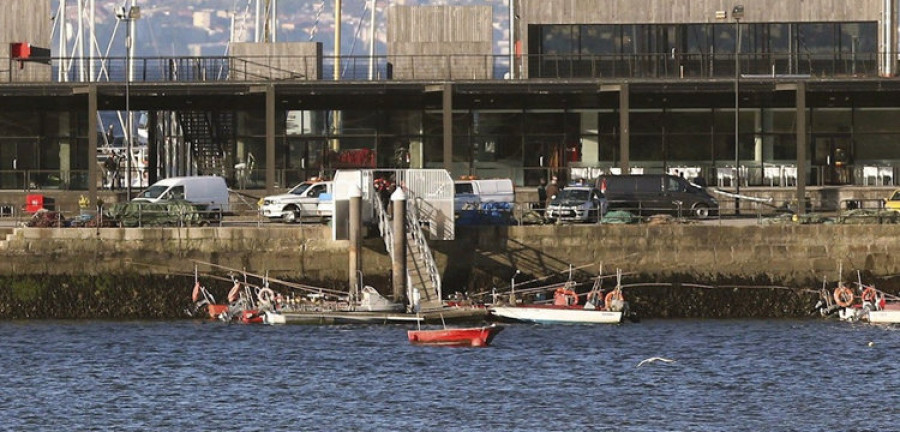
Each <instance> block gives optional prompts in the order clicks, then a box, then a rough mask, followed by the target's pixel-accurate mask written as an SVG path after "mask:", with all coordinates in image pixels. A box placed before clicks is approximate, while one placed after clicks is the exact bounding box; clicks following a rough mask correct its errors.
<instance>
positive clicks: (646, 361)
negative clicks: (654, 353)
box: [637, 357, 675, 367]
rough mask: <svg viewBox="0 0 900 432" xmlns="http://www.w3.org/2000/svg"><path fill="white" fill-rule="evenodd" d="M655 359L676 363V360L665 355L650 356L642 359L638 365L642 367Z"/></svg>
mask: <svg viewBox="0 0 900 432" xmlns="http://www.w3.org/2000/svg"><path fill="white" fill-rule="evenodd" d="M655 361H661V362H666V363H674V362H675V360H672V359H667V358H663V357H650V358H648V359H644V360H641V362H640V363H638V365H637V367H641V366H643V365H645V364H647V363H653V362H655Z"/></svg>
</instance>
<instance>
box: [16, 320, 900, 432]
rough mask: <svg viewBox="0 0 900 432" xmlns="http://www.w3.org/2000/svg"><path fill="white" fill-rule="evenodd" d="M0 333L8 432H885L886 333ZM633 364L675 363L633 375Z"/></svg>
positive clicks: (24, 326) (890, 337)
mask: <svg viewBox="0 0 900 432" xmlns="http://www.w3.org/2000/svg"><path fill="white" fill-rule="evenodd" d="M406 330H407V327H404V326H355V327H354V326H333V327H307V326H282V327H266V326H244V325H229V324H223V323H218V322H201V321H178V322H105V321H103V322H101V321H96V322H82V321H79V322H74V321H41V322H6V323H0V341H2V348H3V353H4V355H3V359H4V362H3V372H4V374H3V375H4V380H0V404H2V406H3V407H4V414H3V415H2V416H0V417H3V418H4V422H3V423H2V425H3V426H0V428H4V429H8V430H23V429H36V430H61V429H63V430H124V431H145V430H217V429H222V430H235V429H250V430H261V429H271V428H277V429H289V430H304V431H319V430H321V431H331V430H402V429H408V430H459V431H483V430H505V431H507V430H508V431H572V430H600V431H605V430H609V431H684V430H703V431H720V430H723V431H724V430H728V431H732V430H747V431H758V430H772V431H794V430H798V431H799V430H826V429H834V430H874V429H890V428H891V427H892V426H893V423H894V419H895V418H896V416H897V414H898V409H897V408H895V407H897V406H898V404H897V402H898V400H897V399H898V396H896V395H897V392H895V391H893V390H892V386H893V384H894V383H897V382H898V378H900V372H898V369H897V367H896V360H895V359H896V355H895V353H896V352H897V350H898V348H900V333H898V332H897V331H896V330H897V328H894V327H878V326H869V325H848V324H843V323H835V322H826V321H816V320H812V321H792V320H784V321H781V320H775V321H749V320H736V321H729V320H723V321H712V320H710V321H701V320H672V321H665V320H659V321H656V320H653V321H645V322H643V323H640V324H627V325H622V326H531V325H512V326H509V327H508V328H507V329H506V330H505V331H504V332H503V333H501V334H500V335H499V336H498V337H497V339H495V342H494V346H492V347H489V348H486V349H447V348H433V347H420V346H412V345H410V344H408V343H407V341H406V335H405V332H406ZM651 357H664V358H667V359H672V360H675V361H674V362H671V363H668V362H663V361H656V362H650V363H646V364H644V365H642V366H640V367H638V364H639V363H640V362H641V361H642V360H644V359H648V358H651Z"/></svg>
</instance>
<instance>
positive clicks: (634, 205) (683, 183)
mask: <svg viewBox="0 0 900 432" xmlns="http://www.w3.org/2000/svg"><path fill="white" fill-rule="evenodd" d="M597 187H598V188H599V189H600V190H602V191H603V193H604V195H606V199H607V201H608V202H609V207H610V208H612V209H622V210H627V211H629V212H632V213H636V214H639V215H641V216H645V215H652V214H658V213H669V214H676V215H677V213H679V212H684V214H685V215H687V214H691V215H693V216H695V217H697V218H700V219H705V218H707V217H709V216H710V215H713V214H716V213H718V211H719V202H718V201H717V200H716V199H715V198H713V197H712V195H710V194H709V193H708V192H707V191H706V189H704V188H702V187H700V186H698V185H696V184H694V183H690V182H688V181H687V180H685V179H683V178H681V177H676V176H673V175H669V174H640V175H637V174H635V175H602V176H600V177H599V178H597ZM679 216H680V215H679Z"/></svg>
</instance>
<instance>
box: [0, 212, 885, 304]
mask: <svg viewBox="0 0 900 432" xmlns="http://www.w3.org/2000/svg"><path fill="white" fill-rule="evenodd" d="M330 237H331V235H330V230H329V228H328V227H324V226H283V225H279V226H264V227H225V228H215V227H206V228H182V229H175V228H144V229H118V228H101V229H89V228H67V229H53V228H16V229H14V230H9V231H8V233H7V235H6V238H5V240H2V241H0V257H2V259H0V278H2V279H5V280H6V282H4V285H3V286H4V288H3V289H0V318H7V319H8V318H17V317H59V318H62V317H84V316H88V317H108V318H153V317H174V316H181V314H182V312H183V310H184V309H185V308H186V307H187V306H188V300H189V299H188V297H189V291H190V285H191V284H192V277H191V274H192V272H193V269H194V265H195V262H202V263H213V264H216V265H221V266H224V267H228V268H233V269H243V270H246V271H248V272H251V273H257V274H265V273H266V272H268V273H269V274H270V275H272V276H273V277H276V278H281V279H286V280H291V281H296V282H303V283H308V284H311V285H315V286H322V287H328V288H332V287H343V286H346V281H347V271H348V267H349V264H348V260H347V246H348V244H347V242H345V241H337V242H335V241H332V240H331V238H330ZM898 239H900V226H896V225H787V226H780V225H779V226H760V225H751V226H719V225H677V224H673V225H601V226H575V225H573V226H514V227H480V228H471V227H466V228H460V229H459V230H457V239H456V240H454V241H446V242H432V243H431V244H432V247H433V249H434V251H435V257H436V261H437V263H438V267H439V268H440V269H441V271H442V275H443V281H444V293H445V295H448V294H450V293H453V292H454V291H460V292H468V293H470V294H474V293H483V292H488V291H490V290H491V288H494V287H496V288H497V289H499V290H506V289H508V287H509V283H510V279H511V277H512V276H513V274H515V270H516V269H518V270H521V271H522V273H523V274H522V275H519V276H518V277H517V283H518V284H526V283H528V282H529V281H533V280H535V279H542V280H549V279H554V278H556V279H559V278H563V277H565V276H566V275H567V273H568V272H567V269H569V268H570V266H572V267H573V268H575V269H576V270H577V272H578V273H579V274H578V275H577V276H578V277H580V278H585V277H587V276H590V275H595V274H596V273H597V272H598V271H599V269H600V266H601V265H602V266H603V270H604V273H605V274H610V273H613V272H615V269H617V268H620V269H622V270H623V271H624V272H626V273H627V275H626V279H625V280H624V281H623V282H624V283H626V284H634V287H633V288H631V289H630V290H629V291H630V292H631V298H630V300H631V301H632V302H633V303H634V306H635V309H636V310H638V311H639V312H640V313H642V314H645V316H656V317H674V316H709V317H725V316H798V315H803V314H808V312H809V311H808V310H807V309H808V308H809V307H811V305H812V303H814V296H812V297H811V296H810V295H809V294H810V293H812V292H814V290H815V289H817V288H819V287H821V286H822V280H823V279H827V281H829V282H834V281H835V280H836V279H837V277H838V275H837V272H838V268H842V269H843V271H844V275H843V277H844V279H845V280H855V278H856V276H855V271H856V270H861V271H863V278H864V280H865V281H866V282H876V283H879V284H880V285H879V288H881V289H884V290H886V291H888V292H891V293H896V292H897V288H898V287H897V286H893V285H896V282H897V280H898V279H900V278H893V277H892V276H894V275H898V274H900V259H898V257H897V252H896V249H897V248H898V246H900V242H898ZM361 258H362V267H363V270H364V272H365V276H364V282H365V283H366V284H370V285H373V286H375V287H376V288H379V289H380V290H381V291H383V292H386V291H388V290H389V286H390V283H389V281H390V268H391V265H390V260H389V257H388V256H387V254H386V253H385V251H384V243H383V241H382V240H381V239H380V238H378V237H369V238H366V239H365V240H364V242H363V247H362V249H361ZM200 269H201V272H203V273H218V274H219V275H223V274H224V273H225V271H224V270H221V269H215V268H211V267H209V266H204V265H201V266H200ZM79 281H80V282H79ZM112 281H122V282H112ZM204 283H207V282H204ZM610 283H611V282H610ZM210 284H212V285H213V286H214V287H215V292H217V293H218V294H219V295H220V296H223V295H224V292H225V291H226V290H227V288H228V283H227V281H226V282H223V281H221V280H219V281H215V282H210ZM695 284H701V285H710V286H718V287H726V288H733V287H737V286H746V287H749V286H755V287H768V286H778V287H787V289H785V288H754V289H749V288H748V289H741V290H734V289H721V290H709V289H705V288H698V287H697V286H696V285H695ZM76 285H77V290H75V291H73V289H74V288H75V286H76ZM82 285H87V286H82ZM67 287H68V288H69V289H67ZM101 288H102V289H101ZM72 292H77V294H72ZM688 294H689V295H688ZM73 295H75V297H72V296H73ZM147 296H149V297H147ZM172 296H175V297H178V299H171V298H170V297H172ZM93 297H96V298H93ZM73 298H74V299H75V300H77V302H75V303H72V302H73ZM53 299H56V300H58V301H56V300H53ZM145 301H146V302H148V304H151V305H158V306H156V307H153V308H151V309H149V310H148V309H146V308H145V307H143V306H141V305H140V303H141V302H145ZM54 302H55V303H54ZM56 303H59V304H56ZM41 304H43V305H49V306H50V308H49V309H47V308H44V307H41V306H38V305H41ZM67 304H73V305H74V304H78V305H79V306H78V307H77V308H76V309H77V310H68V309H67V308H66V305H67ZM173 304H174V306H173ZM110 305H114V306H110ZM129 305H130V306H129ZM747 305H755V306H753V309H750V310H747V309H746V308H745V306H747ZM73 307H74V306H73ZM48 310H51V311H55V312H53V313H50V312H47V311H48ZM103 311H106V313H104V312H103ZM144 311H146V312H147V313H148V314H147V315H142V313H144ZM151 311H152V312H151ZM48 313H49V315H47V314H48Z"/></svg>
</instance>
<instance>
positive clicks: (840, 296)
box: [834, 285, 853, 307]
mask: <svg viewBox="0 0 900 432" xmlns="http://www.w3.org/2000/svg"><path fill="white" fill-rule="evenodd" d="M834 302H835V303H837V305H838V306H840V307H847V306H850V305H851V304H853V291H852V290H850V288H847V287H845V286H843V285H841V286H839V287H837V288H835V289H834Z"/></svg>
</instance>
